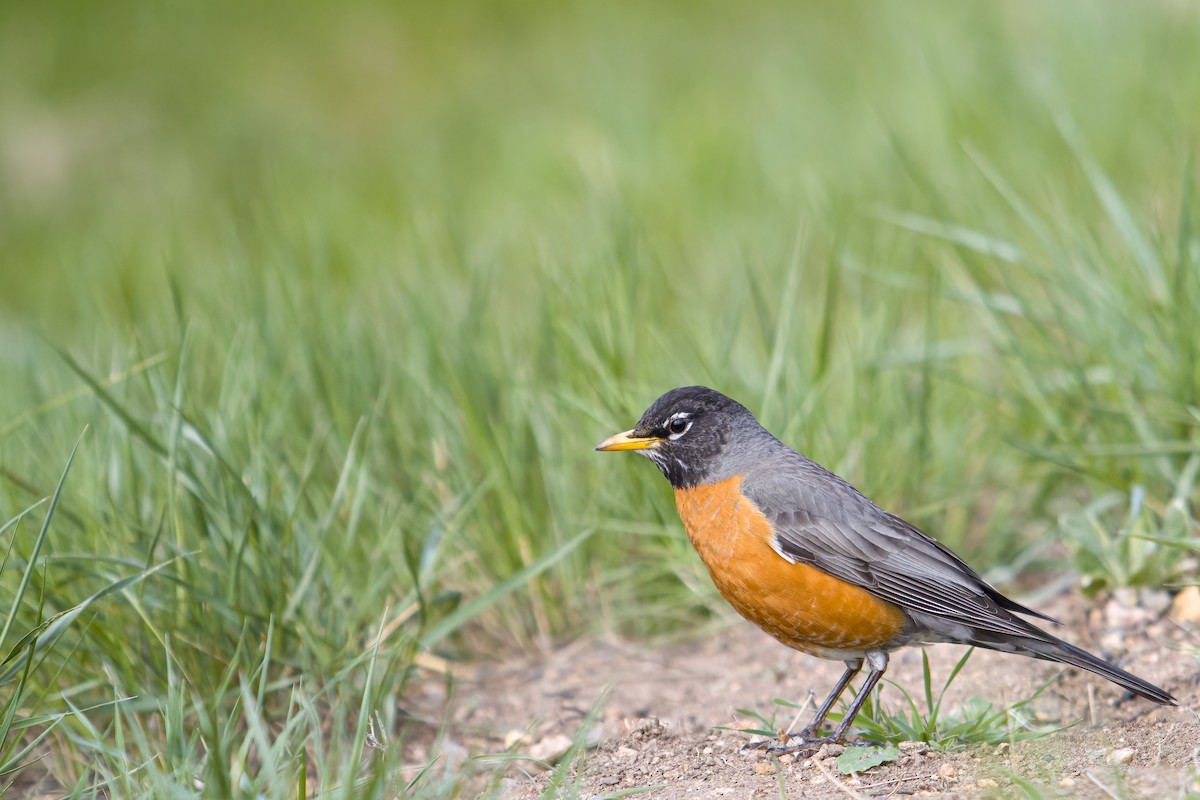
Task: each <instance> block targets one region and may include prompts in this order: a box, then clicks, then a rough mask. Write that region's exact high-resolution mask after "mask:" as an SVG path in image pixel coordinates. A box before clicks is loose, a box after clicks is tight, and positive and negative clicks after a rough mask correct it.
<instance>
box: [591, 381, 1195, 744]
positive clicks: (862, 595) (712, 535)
mask: <svg viewBox="0 0 1200 800" xmlns="http://www.w3.org/2000/svg"><path fill="white" fill-rule="evenodd" d="M596 449H597V450H633V451H636V452H638V453H640V454H641V455H644V456H646V457H647V458H649V459H650V460H651V461H653V462H654V464H655V466H657V467H658V468H659V470H661V471H662V473H663V474H664V475H665V476H666V477H667V480H669V481H670V482H671V486H673V487H674V489H675V506H676V508H677V509H678V510H679V516H680V518H681V519H682V520H683V525H684V528H686V529H687V534H688V538H690V539H691V541H692V545H693V546H694V547H695V548H696V552H698V553H699V554H700V558H701V559H702V560H703V561H704V565H705V566H706V567H708V571H709V574H710V575H711V576H712V579H713V583H715V584H716V586H717V589H719V590H720V592H721V594H722V595H723V596H724V597H725V599H726V600H728V601H729V603H730V604H731V605H732V606H733V607H734V608H735V609H737V612H738V613H739V614H741V615H742V616H743V617H745V618H746V619H748V620H749V621H750V622H752V623H754V624H755V625H757V626H758V627H759V628H761V629H762V630H764V631H766V632H767V633H769V634H770V635H771V636H774V637H775V638H776V639H778V640H779V641H780V642H782V643H783V644H785V645H787V646H788V647H792V648H795V649H796V650H799V651H801V652H804V653H808V654H809V655H814V656H818V657H820V658H828V659H833V660H837V661H844V662H845V664H846V671H845V673H844V674H843V675H842V677H841V679H840V680H839V681H838V682H837V685H836V686H835V687H834V689H833V691H832V692H831V693H830V694H829V697H827V698H826V699H825V702H824V703H822V704H821V707H820V708H819V709H818V710H817V713H816V715H815V716H814V717H813V719H812V721H811V722H809V723H808V725H807V726H805V727H804V729H803V730H801V731H800V732H799V733H798V734H796V735H793V736H791V737H789V739H788V744H787V746H784V747H780V748H778V749H779V750H783V751H788V752H790V751H796V750H807V749H812V748H815V747H817V746H819V745H820V744H823V743H825V742H836V741H840V740H841V739H842V738H843V737H844V736H845V734H846V731H847V730H848V729H849V727H850V724H851V723H852V722H853V721H854V717H855V716H856V715H857V714H858V711H859V709H860V708H861V707H862V704H863V702H864V701H865V700H866V699H867V697H868V695H870V693H871V690H872V689H874V688H875V685H876V684H877V683H879V679H880V678H882V677H883V673H884V671H885V670H886V669H887V665H888V653H890V652H891V651H892V650H895V649H897V648H899V647H903V646H905V645H919V644H929V643H934V642H952V643H955V644H965V645H974V646H976V647H986V648H988V649H991V650H1000V651H1003V652H1006V653H1019V654H1021V655H1024V656H1030V657H1032V658H1040V659H1044V660H1047V661H1058V662H1061V663H1064V664H1070V665H1072V666H1075V667H1080V668H1082V669H1086V670H1089V671H1090V672H1094V673H1096V674H1097V675H1100V676H1102V677H1104V678H1107V679H1108V680H1110V681H1112V682H1113V683H1115V684H1117V685H1118V686H1121V687H1123V688H1125V689H1128V690H1129V691H1131V692H1133V693H1134V694H1136V695H1140V696H1141V697H1144V698H1146V699H1148V700H1153V701H1154V702H1156V703H1163V704H1170V705H1175V704H1176V703H1175V698H1173V697H1172V696H1171V695H1170V694H1168V693H1167V692H1165V691H1163V690H1162V689H1160V688H1158V687H1157V686H1154V685H1152V684H1150V683H1148V682H1147V681H1144V680H1142V679H1141V678H1139V677H1137V676H1135V675H1131V674H1129V673H1128V672H1125V671H1124V670H1122V669H1120V668H1118V667H1115V666H1113V665H1112V664H1109V663H1108V662H1106V661H1104V660H1103V659H1100V658H1097V657H1096V656H1094V655H1092V654H1091V653H1087V652H1085V651H1083V650H1080V649H1079V648H1078V647H1075V646H1073V645H1070V644H1067V643H1066V642H1064V641H1062V640H1060V639H1058V638H1056V637H1054V636H1051V635H1050V634H1049V633H1046V632H1045V631H1043V630H1042V629H1040V628H1038V627H1036V626H1034V625H1032V624H1030V623H1029V622H1027V621H1026V620H1024V619H1022V618H1021V617H1019V616H1017V614H1023V615H1026V616H1033V617H1040V618H1041V619H1044V620H1049V621H1050V622H1054V620H1053V619H1051V618H1050V617H1047V616H1046V615H1044V614H1041V613H1039V612H1037V611H1034V610H1033V609H1030V608H1026V607H1025V606H1023V605H1021V604H1020V603H1017V602H1015V601H1013V600H1010V599H1009V598H1007V597H1005V596H1004V595H1002V594H1001V593H1000V592H999V591H997V590H996V589H995V588H993V587H992V586H990V585H989V584H988V583H987V581H985V580H984V579H983V578H981V577H980V576H979V574H978V573H977V572H975V570H973V569H971V568H970V567H969V566H967V564H966V562H964V561H963V560H962V559H961V558H959V557H958V556H957V555H955V554H954V553H953V552H952V551H951V550H950V549H949V548H947V547H946V546H945V545H943V544H941V543H940V542H938V541H937V540H936V539H934V538H932V537H931V536H929V535H927V534H925V533H924V532H922V531H921V530H919V529H918V528H917V527H916V526H915V525H912V524H910V523H908V522H905V521H904V520H902V519H900V518H899V517H897V516H895V515H894V514H889V513H888V512H886V511H884V510H883V509H881V508H880V507H879V506H877V505H875V504H874V503H872V502H871V501H870V500H868V499H867V498H866V497H864V496H863V495H862V494H860V493H859V492H858V490H856V489H855V488H854V487H853V486H851V485H850V484H848V483H846V481H844V480H842V479H841V478H839V477H838V476H837V475H834V474H833V473H832V472H830V471H829V470H827V469H825V468H824V467H822V466H820V465H819V464H817V463H815V462H813V461H811V460H809V459H808V458H806V457H805V456H803V455H801V454H800V453H798V452H796V451H795V450H793V449H791V448H790V447H788V446H787V445H785V444H783V443H782V442H780V441H779V440H778V439H776V438H775V437H774V436H772V435H771V434H770V433H768V432H767V430H766V429H765V428H763V427H762V425H760V424H759V423H758V420H756V419H755V418H754V415H753V414H751V413H750V412H749V411H748V410H746V408H745V407H744V406H742V405H741V404H739V403H737V402H736V401H734V400H731V399H730V398H728V397H726V396H725V395H723V394H721V393H719V392H716V391H714V390H712V389H708V388H706V387H703V386H687V387H684V388H680V389H672V390H671V391H669V392H667V393H666V394H664V395H663V396H662V397H660V398H658V399H657V400H655V401H654V404H653V405H651V406H650V408H648V409H647V410H646V412H645V413H644V414H643V415H642V418H641V419H640V420H639V421H638V424H637V426H636V427H635V428H633V430H630V431H626V432H624V433H618V434H617V435H615V436H612V437H609V438H608V439H605V440H604V441H603V442H601V443H600V444H599V445H597V446H596ZM1014 612H1015V613H1014ZM864 662H865V663H866V665H867V668H868V670H869V672H868V675H867V678H866V680H865V681H864V682H863V685H862V689H861V691H859V693H858V695H857V696H856V697H855V698H854V701H853V702H852V703H851V704H850V707H849V708H848V709H847V711H846V713H845V715H844V716H843V717H842V719H841V722H840V723H839V724H838V726H837V728H836V729H835V730H834V731H833V734H832V735H831V736H829V737H827V738H818V736H817V734H818V731H819V730H820V727H821V723H822V722H824V720H825V716H826V714H828V713H829V710H830V709H831V708H832V707H833V704H834V703H835V702H836V701H837V699H838V697H839V696H840V695H841V694H842V692H843V691H844V690H845V689H846V686H847V685H849V683H850V680H851V679H852V678H853V677H854V676H855V675H856V674H858V672H859V670H861V669H862V667H863V664H864Z"/></svg>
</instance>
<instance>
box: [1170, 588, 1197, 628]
mask: <svg viewBox="0 0 1200 800" xmlns="http://www.w3.org/2000/svg"><path fill="white" fill-rule="evenodd" d="M1170 617H1171V619H1173V620H1175V621H1176V622H1200V586H1188V587H1186V588H1185V589H1184V590H1183V591H1181V592H1180V593H1179V594H1177V595H1175V602H1174V603H1172V604H1171V611H1170Z"/></svg>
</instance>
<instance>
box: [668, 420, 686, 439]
mask: <svg viewBox="0 0 1200 800" xmlns="http://www.w3.org/2000/svg"><path fill="white" fill-rule="evenodd" d="M690 427H692V421H691V420H690V419H688V418H687V417H675V419H673V420H671V421H669V422H668V423H667V432H668V433H670V434H671V435H672V436H682V435H683V434H684V433H686V432H687V429H688V428H690Z"/></svg>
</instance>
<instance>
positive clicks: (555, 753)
mask: <svg viewBox="0 0 1200 800" xmlns="http://www.w3.org/2000/svg"><path fill="white" fill-rule="evenodd" d="M570 749H571V737H569V736H564V735H562V734H561V733H559V734H556V735H554V736H547V737H546V738H545V739H542V740H541V741H540V742H537V743H536V744H534V745H533V746H532V747H530V748H529V755H530V756H531V757H533V758H536V759H537V760H538V761H545V762H546V763H547V764H553V763H554V762H555V761H558V759H560V758H562V755H563V753H565V752H567V751H568V750H570Z"/></svg>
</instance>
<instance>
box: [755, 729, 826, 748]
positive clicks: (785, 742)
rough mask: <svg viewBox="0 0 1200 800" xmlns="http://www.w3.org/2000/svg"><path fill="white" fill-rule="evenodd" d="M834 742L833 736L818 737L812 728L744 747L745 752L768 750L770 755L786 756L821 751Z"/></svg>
mask: <svg viewBox="0 0 1200 800" xmlns="http://www.w3.org/2000/svg"><path fill="white" fill-rule="evenodd" d="M833 741H835V740H834V737H832V736H817V735H816V732H815V731H813V730H812V729H810V728H805V729H804V730H802V731H800V732H799V733H788V732H787V731H780V732H779V733H778V734H776V736H775V738H774V739H763V740H762V741H761V742H751V743H750V744H747V745H745V746H743V747H742V749H743V750H766V751H767V752H768V753H773V754H775V755H784V754H786V753H799V752H802V751H806V750H813V751H816V750H819V749H820V747H821V745H823V744H830V743H832V742H833Z"/></svg>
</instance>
